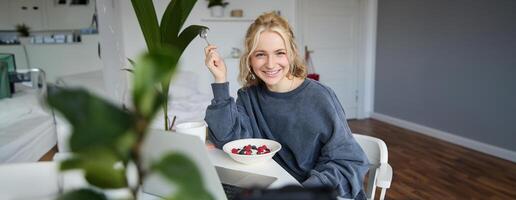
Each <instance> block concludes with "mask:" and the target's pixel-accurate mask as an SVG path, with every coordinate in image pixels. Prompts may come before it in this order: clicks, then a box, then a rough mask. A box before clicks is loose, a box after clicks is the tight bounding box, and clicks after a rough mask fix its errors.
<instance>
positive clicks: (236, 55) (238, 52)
mask: <svg viewBox="0 0 516 200" xmlns="http://www.w3.org/2000/svg"><path fill="white" fill-rule="evenodd" d="M240 55H242V50H240V49H239V48H236V47H233V48H232V49H231V57H232V58H240Z"/></svg>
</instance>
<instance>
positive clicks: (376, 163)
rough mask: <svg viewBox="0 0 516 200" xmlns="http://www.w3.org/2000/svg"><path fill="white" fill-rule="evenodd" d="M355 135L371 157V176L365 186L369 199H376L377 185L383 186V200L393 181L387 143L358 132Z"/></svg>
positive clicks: (369, 157) (368, 156) (381, 194)
mask: <svg viewBox="0 0 516 200" xmlns="http://www.w3.org/2000/svg"><path fill="white" fill-rule="evenodd" d="M353 136H354V137H355V140H356V141H357V142H358V144H359V145H360V147H362V149H363V150H364V152H365V154H366V155H367V158H368V159H369V164H370V166H369V178H368V181H367V186H366V188H365V192H366V196H367V199H374V195H375V192H376V187H379V188H381V193H380V200H383V199H384V198H385V192H386V190H387V189H388V188H389V187H391V181H392V167H391V165H389V163H387V161H388V151H387V145H386V144H385V142H383V140H381V139H378V138H375V137H371V136H367V135H360V134H356V133H354V134H353Z"/></svg>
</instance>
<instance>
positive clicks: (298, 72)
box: [238, 12, 306, 87]
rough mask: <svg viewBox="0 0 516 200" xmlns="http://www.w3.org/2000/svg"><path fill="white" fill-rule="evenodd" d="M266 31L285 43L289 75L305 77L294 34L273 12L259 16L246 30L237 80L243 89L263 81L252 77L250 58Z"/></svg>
mask: <svg viewBox="0 0 516 200" xmlns="http://www.w3.org/2000/svg"><path fill="white" fill-rule="evenodd" d="M266 31H270V32H275V33H278V34H279V35H280V36H281V38H282V39H283V41H284V42H285V46H286V47H285V48H286V50H287V57H288V61H289V63H290V72H289V75H294V76H295V77H299V78H305V77H306V65H305V64H304V63H303V61H302V60H301V58H300V57H299V52H298V49H297V45H296V42H295V41H294V33H293V32H292V28H291V27H290V25H289V24H288V22H287V20H286V19H284V18H283V17H281V16H279V15H277V14H276V13H275V12H268V13H264V14H262V15H260V16H259V17H258V18H257V19H256V20H255V21H254V22H253V23H252V24H251V26H249V29H247V33H246V35H245V41H244V53H243V55H242V57H241V58H240V74H239V76H238V80H239V82H240V84H241V85H242V86H243V87H249V86H253V85H258V84H261V83H262V82H263V81H262V80H260V79H259V78H258V77H256V75H254V74H253V73H254V72H253V71H252V69H251V64H250V61H249V60H250V57H251V54H252V53H253V52H254V51H255V50H256V47H257V46H258V41H259V40H260V34H261V33H263V32H266Z"/></svg>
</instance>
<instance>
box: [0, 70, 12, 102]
mask: <svg viewBox="0 0 516 200" xmlns="http://www.w3.org/2000/svg"><path fill="white" fill-rule="evenodd" d="M7 97H11V88H10V87H9V76H8V75H7V63H5V62H0V99H3V98H7Z"/></svg>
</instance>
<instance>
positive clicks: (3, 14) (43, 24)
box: [0, 0, 95, 31]
mask: <svg viewBox="0 0 516 200" xmlns="http://www.w3.org/2000/svg"><path fill="white" fill-rule="evenodd" d="M57 2H59V1H56V0H0V30H15V25H16V24H22V23H23V24H26V25H27V26H29V27H30V29H31V30H32V31H42V30H77V29H83V28H89V27H90V25H91V23H92V19H93V15H94V13H95V1H94V0H89V1H86V2H87V4H85V5H74V4H72V2H74V1H71V0H65V1H64V2H65V4H63V5H62V4H58V3H57Z"/></svg>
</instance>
